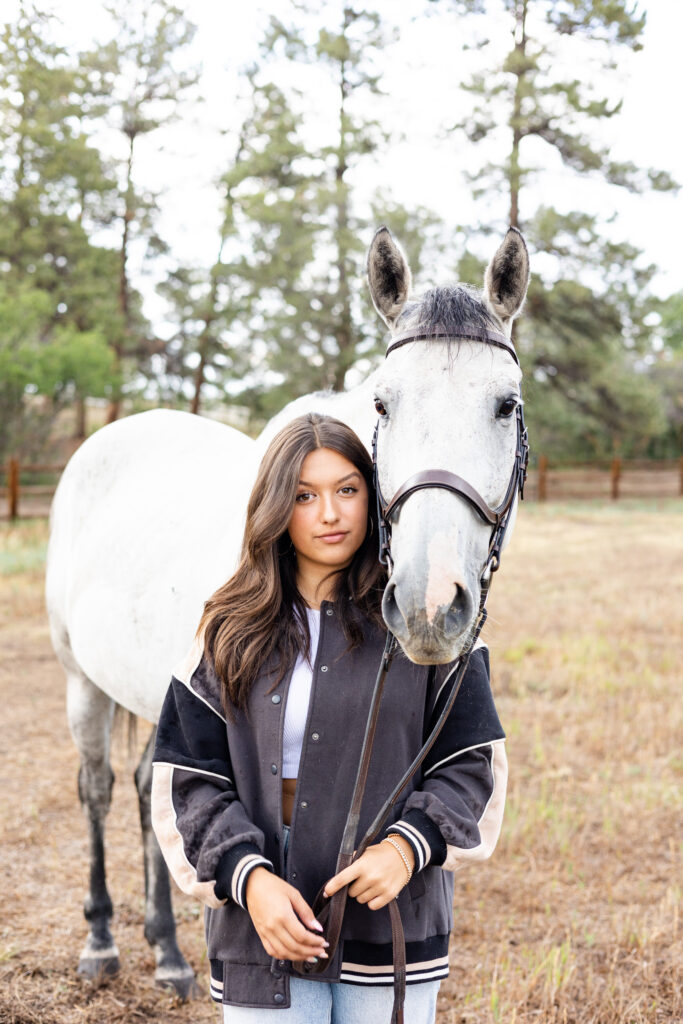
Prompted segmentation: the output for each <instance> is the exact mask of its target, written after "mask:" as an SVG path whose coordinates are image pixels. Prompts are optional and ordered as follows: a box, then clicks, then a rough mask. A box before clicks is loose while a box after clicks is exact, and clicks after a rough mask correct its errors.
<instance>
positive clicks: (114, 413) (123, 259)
mask: <svg viewBox="0 0 683 1024" xmlns="http://www.w3.org/2000/svg"><path fill="white" fill-rule="evenodd" d="M129 139H130V145H129V148H128V163H127V167H126V194H125V204H126V207H125V211H124V214H123V232H122V235H121V251H120V255H119V310H120V311H121V316H122V319H123V331H124V336H126V337H127V336H128V335H129V334H130V331H131V323H130V285H129V282H128V245H129V241H130V225H131V223H132V221H133V220H134V218H135V209H134V203H133V148H134V146H135V132H134V131H133V130H132V129H131V131H130V134H129ZM113 349H114V369H115V371H116V373H117V374H120V372H121V364H122V358H123V349H122V345H121V343H119V342H117V343H116V344H115V345H114V346H113ZM120 412H121V393H120V390H119V385H117V387H116V391H115V393H114V394H113V395H112V398H111V401H110V403H109V408H108V409H107V419H106V422H107V423H113V422H114V420H116V419H118V417H119V414H120Z"/></svg>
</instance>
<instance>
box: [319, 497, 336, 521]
mask: <svg viewBox="0 0 683 1024" xmlns="http://www.w3.org/2000/svg"><path fill="white" fill-rule="evenodd" d="M321 518H322V520H323V522H325V523H334V522H336V520H337V519H339V512H338V510H337V503H336V501H335V500H334V497H333V496H332V495H331V494H328V495H323V496H322V504H321Z"/></svg>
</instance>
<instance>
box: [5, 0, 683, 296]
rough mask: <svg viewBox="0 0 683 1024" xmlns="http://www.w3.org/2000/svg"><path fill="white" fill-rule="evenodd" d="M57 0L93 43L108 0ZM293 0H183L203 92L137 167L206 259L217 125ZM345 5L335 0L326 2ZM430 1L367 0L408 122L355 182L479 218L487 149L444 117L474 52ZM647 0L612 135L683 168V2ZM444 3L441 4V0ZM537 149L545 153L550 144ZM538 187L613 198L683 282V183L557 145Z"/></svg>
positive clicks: (597, 199) (181, 248) (228, 146)
mask: <svg viewBox="0 0 683 1024" xmlns="http://www.w3.org/2000/svg"><path fill="white" fill-rule="evenodd" d="M15 3H16V0H5V2H4V3H3V12H5V11H6V12H7V15H8V16H10V15H11V10H12V7H13V6H15ZM49 6H51V7H52V9H53V10H54V11H55V12H56V13H57V14H58V15H59V17H60V18H61V19H62V21H63V23H64V33H65V39H67V40H69V41H71V42H72V43H73V44H74V45H75V46H77V47H81V46H86V45H88V43H89V41H90V40H91V39H92V37H93V36H95V35H97V34H98V33H100V34H101V33H102V31H103V26H104V25H105V24H106V18H105V15H104V13H103V5H102V4H101V3H100V2H99V0H89V2H88V3H83V0H52V2H51V3H49ZM288 6H289V5H288V3H287V0H267V2H263V3H256V4H253V3H245V2H242V3H234V2H229V0H222V2H218V0H185V3H184V8H185V10H186V11H187V14H188V16H189V17H190V18H191V19H192V20H193V21H194V22H195V23H196V24H197V26H198V31H197V35H196V37H195V41H194V44H193V56H194V59H195V60H197V61H201V63H202V67H203V74H202V90H203V93H204V96H205V102H204V103H202V104H201V106H195V107H194V108H193V109H192V110H187V111H186V113H185V116H184V118H183V121H182V123H181V124H180V125H178V126H176V127H175V128H174V129H173V130H162V131H159V132H156V133H153V134H152V135H150V136H148V137H147V138H146V139H145V140H144V144H143V145H142V146H141V148H140V156H141V158H142V159H141V164H140V175H141V178H143V179H144V181H145V182H146V183H147V184H150V185H154V186H155V187H157V188H160V189H161V190H162V196H161V205H162V210H163V217H162V220H161V223H160V229H161V234H162V236H163V237H164V238H165V239H166V240H167V241H168V242H169V243H170V244H171V246H172V249H173V251H174V253H175V254H176V255H178V256H179V257H180V258H182V259H183V260H184V261H186V260H188V259H193V260H197V261H198V262H200V263H202V264H207V265H208V264H210V262H211V261H212V260H213V259H214V258H215V255H216V248H217V235H216V225H217V218H218V201H217V199H218V197H217V193H216V190H215V189H214V187H213V185H212V180H213V178H214V177H215V175H216V174H217V173H218V172H219V171H220V169H221V168H222V167H225V166H226V165H229V161H230V158H231V156H232V153H233V152H234V140H233V138H232V137H231V135H230V133H229V132H228V134H227V135H226V134H225V133H224V132H221V129H226V128H228V129H234V128H236V127H237V125H238V124H239V115H240V107H239V103H238V102H236V94H239V92H240V91H243V81H242V80H241V79H240V69H241V68H242V67H244V65H245V63H247V61H248V59H249V56H250V55H251V54H253V53H255V52H256V47H257V43H258V40H259V38H260V37H261V34H262V30H263V27H264V25H265V24H266V22H267V17H268V14H269V13H270V12H276V13H280V14H285V13H286V12H287V10H288ZM336 6H338V4H337V0H334V2H331V3H329V4H327V5H326V8H325V9H326V11H331V10H332V9H334V8H336ZM425 6H426V5H425V3H424V2H423V0H376V2H374V3H372V4H370V5H369V7H370V9H374V10H378V11H380V13H382V14H383V15H385V16H386V18H387V20H388V21H389V22H393V23H396V24H397V25H398V26H399V27H400V42H399V43H398V44H397V45H396V46H395V48H394V49H393V50H392V55H391V61H390V62H388V66H387V68H386V70H385V74H384V76H383V81H382V84H383V88H384V90H385V91H386V92H387V93H388V96H387V97H386V99H384V100H381V101H379V104H378V105H377V106H375V107H373V110H372V113H373V115H375V116H377V115H378V114H379V115H380V116H381V117H382V118H384V119H385V120H386V123H387V126H388V127H389V128H390V129H392V130H394V131H402V132H403V134H404V135H405V141H403V142H400V143H397V144H396V145H394V146H393V147H392V149H391V151H390V153H389V155H388V158H382V160H381V161H378V162H377V164H376V165H374V164H370V163H366V167H365V171H364V177H363V179H362V180H361V181H360V184H361V187H362V188H364V189H367V190H368V191H371V190H373V189H374V188H376V187H378V186H382V187H383V188H386V189H387V190H388V192H389V193H391V194H393V196H394V197H395V198H396V199H397V200H400V201H401V202H403V203H404V204H405V205H407V206H409V207H410V206H411V205H415V204H421V205H427V206H429V207H431V208H432V209H434V210H435V211H436V212H437V213H438V214H439V216H440V217H442V218H443V219H444V221H445V222H446V224H447V225H450V226H455V225H456V224H457V223H462V222H466V221H468V220H471V219H472V217H471V213H472V207H471V199H470V195H469V191H468V188H467V186H466V184H465V183H464V181H463V180H462V170H463V169H464V168H466V167H468V166H469V167H470V168H471V167H472V166H473V165H474V164H476V163H478V162H479V161H480V156H479V155H478V154H475V153H473V151H472V149H471V148H470V149H468V146H467V143H466V142H465V140H464V138H463V137H462V136H461V135H459V136H455V135H452V134H451V135H448V134H447V133H446V132H445V131H444V126H445V125H447V124H448V123H453V122H454V121H457V119H458V117H459V116H462V115H463V114H464V113H465V112H466V111H467V105H468V103H469V100H468V98H467V97H466V95H463V94H460V93H459V92H458V90H457V85H458V82H459V81H460V80H462V78H463V77H464V72H465V71H466V69H467V67H468V62H469V63H470V64H471V62H473V61H475V60H476V58H475V57H474V55H467V54H464V53H463V52H462V49H461V46H462V41H461V38H460V32H459V24H458V21H457V18H455V17H452V16H451V17H449V18H446V17H444V16H441V17H440V18H438V19H437V18H436V17H434V16H432V17H427V18H425V17H421V18H419V19H417V20H416V19H415V18H414V15H415V13H416V12H420V11H423V10H424V8H425ZM640 7H641V9H645V10H646V11H647V30H646V36H645V47H644V50H643V51H642V52H641V53H640V54H637V55H634V56H630V55H626V56H625V57H624V61H623V67H622V68H621V69H620V75H619V76H618V77H617V79H616V80H613V81H612V87H613V88H616V89H617V91H618V92H619V93H620V94H621V95H623V98H624V107H623V112H622V114H621V115H620V116H619V119H618V123H617V122H616V120H615V122H613V123H611V124H609V125H607V126H606V128H605V132H606V134H605V140H604V141H605V142H607V143H609V144H610V146H611V148H612V153H613V156H614V157H615V158H616V159H625V160H633V161H635V162H636V163H639V164H642V165H643V166H654V167H658V168H660V169H664V170H667V171H669V172H670V173H672V174H673V175H674V176H675V177H676V178H677V179H678V180H681V181H683V143H682V141H681V133H680V111H679V103H678V99H679V97H680V73H681V55H680V40H681V38H683V4H681V3H672V2H671V0H648V2H645V3H641V5H640ZM439 9H440V10H442V11H443V10H445V9H446V4H445V3H443V4H441V5H439ZM486 30H487V33H488V34H489V35H493V36H494V39H495V38H496V33H497V37H498V38H499V39H500V45H501V48H504V47H507V46H508V45H509V39H508V38H506V37H505V36H503V35H501V29H500V26H499V25H496V24H494V23H492V22H491V20H489V23H488V24H486ZM503 52H504V50H503ZM307 73H310V72H307ZM579 73H580V72H579ZM302 74H303V72H302ZM302 81H303V79H302ZM316 117H320V118H322V119H321V120H316ZM328 121H329V117H328V118H327V119H326V120H325V114H324V103H322V102H321V103H319V104H318V106H317V115H316V109H313V110H312V111H311V113H310V120H309V124H308V130H309V131H310V132H311V133H312V135H316V134H317V133H320V132H323V131H324V130H325V126H326V123H327V122H328ZM546 148H547V147H546ZM534 155H535V156H537V158H538V159H540V160H546V159H548V158H547V157H546V156H545V155H544V154H543V152H542V151H539V153H538V154H534ZM533 196H534V204H535V205H536V203H537V202H538V201H542V202H546V203H548V204H554V205H556V206H558V207H559V208H561V209H570V208H574V209H581V208H583V209H587V210H590V211H596V210H605V209H609V210H612V209H613V210H615V211H616V212H617V221H616V223H615V225H614V226H613V228H612V229H611V230H612V231H613V233H614V235H615V237H622V238H628V239H629V240H630V241H632V242H633V243H634V244H636V245H638V246H639V247H641V248H643V249H644V250H645V258H646V259H648V260H650V261H653V262H655V263H657V264H658V265H659V266H660V267H661V273H660V275H659V276H658V277H657V279H656V282H655V289H656V291H657V292H659V293H660V294H662V295H665V294H668V293H670V292H672V291H676V290H679V289H681V288H683V270H682V269H681V259H680V242H679V238H680V236H681V234H683V197H679V198H676V197H674V196H671V195H656V194H650V195H648V196H645V197H639V196H631V195H628V194H626V193H625V192H624V191H623V190H616V189H612V190H609V192H608V191H607V190H606V189H605V188H604V186H601V185H600V184H599V183H596V182H591V181H589V180H584V181H583V182H579V181H577V178H576V176H575V175H574V174H573V173H571V172H569V171H567V170H566V169H565V168H563V167H562V166H561V165H560V163H559V160H555V159H552V158H550V161H549V164H548V165H547V166H546V169H545V171H544V173H543V174H542V175H540V176H539V178H538V180H537V183H536V184H535V185H534V192H533ZM522 212H523V213H524V211H522ZM479 214H481V211H479ZM505 214H506V204H505V203H502V202H501V200H500V199H499V198H498V197H495V196H494V197H492V202H491V217H492V220H493V221H494V223H500V227H501V230H502V229H503V228H504V219H505Z"/></svg>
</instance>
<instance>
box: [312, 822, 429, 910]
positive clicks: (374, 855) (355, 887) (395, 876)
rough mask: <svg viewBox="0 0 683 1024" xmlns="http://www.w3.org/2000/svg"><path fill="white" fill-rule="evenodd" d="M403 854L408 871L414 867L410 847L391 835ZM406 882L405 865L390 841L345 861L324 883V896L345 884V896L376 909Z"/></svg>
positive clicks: (413, 857)
mask: <svg viewBox="0 0 683 1024" xmlns="http://www.w3.org/2000/svg"><path fill="white" fill-rule="evenodd" d="M392 838H394V840H395V841H396V842H397V843H398V844H399V845H400V847H401V849H402V850H403V852H404V853H405V855H406V858H407V860H408V863H409V864H410V869H411V871H412V870H413V869H414V867H415V856H414V854H413V849H412V847H411V845H410V843H409V842H407V840H405V839H403V838H402V837H401V836H393V837H392ZM408 881H409V879H408V874H407V872H406V866H405V864H404V863H403V861H402V859H401V857H400V855H399V853H398V851H397V850H396V849H395V848H394V847H393V846H392V845H391V843H385V842H382V843H378V844H376V845H375V846H368V848H367V850H366V851H365V853H364V854H362V856H360V857H359V858H358V860H355V861H354V862H353V864H349V866H348V868H344V870H343V871H340V872H339V874H338V875H335V876H334V878H331V879H330V880H329V882H328V883H327V884H326V886H325V895H326V896H334V894H335V892H337V890H338V889H341V888H343V887H344V886H345V885H349V896H353V897H354V899H357V900H358V902H359V903H367V905H368V906H369V908H370V910H379V909H380V908H381V907H385V906H386V905H387V903H391V901H392V900H393V899H394V897H395V896H398V894H399V893H400V891H401V889H402V888H403V887H404V885H406V884H407V882H408Z"/></svg>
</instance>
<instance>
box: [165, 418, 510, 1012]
mask: <svg viewBox="0 0 683 1024" xmlns="http://www.w3.org/2000/svg"><path fill="white" fill-rule="evenodd" d="M385 582H386V581H385V578H384V576H383V570H382V567H381V565H380V564H379V562H378V560H377V522H376V511H375V499H374V495H373V492H372V464H371V461H370V458H369V456H368V454H367V451H366V450H365V448H364V446H363V445H362V443H361V442H360V440H359V439H358V438H357V437H356V435H355V434H354V433H353V431H352V430H351V429H350V428H349V427H347V426H346V425H345V424H343V423H341V422H340V421H338V420H335V419H332V418H331V417H328V416H320V415H316V414H309V415H307V416H302V417H300V418H298V419H296V420H293V421H292V422H291V423H289V424H288V425H287V426H286V427H285V428H284V429H283V430H282V431H281V432H280V433H279V434H278V435H277V436H276V437H275V438H274V439H273V441H272V442H271V444H270V446H269V448H268V450H267V451H266V454H265V456H264V458H263V461H262V463H261V466H260V469H259V473H258V477H257V480H256V483H255V485H254V488H253V491H252V494H251V497H250V499H249V505H248V510H247V520H246V528H245V533H244V541H243V545H242V553H241V558H240V563H239V567H238V569H237V571H236V572H235V574H234V575H233V576H232V577H231V578H230V579H229V580H228V581H227V583H225V585H224V586H222V587H221V588H219V590H217V591H216V593H215V594H214V595H213V596H212V597H211V598H210V600H208V601H207V602H206V605H205V608H204V614H203V616H202V619H201V621H200V624H199V629H198V632H197V637H196V639H195V643H194V645H193V647H192V649H191V651H190V652H189V654H188V656H187V658H186V660H185V662H184V663H183V664H182V665H180V666H179V667H178V668H177V669H176V670H175V672H174V674H173V678H172V682H171V686H170V688H169V691H168V694H167V696H166V700H165V703H164V706H163V710H162V713H161V718H160V721H159V727H158V736H157V744H156V751H155V767H154V783H153V821H154V828H155V831H156V834H157V837H158V839H159V842H160V844H161V848H162V850H163V852H164V855H165V858H166V860H167V863H168V866H169V869H170V871H171V873H172V874H173V877H174V878H175V880H176V882H177V883H178V885H179V886H180V888H181V889H183V890H184V891H185V892H188V893H191V894H193V895H195V896H198V897H199V898H200V899H201V900H203V902H204V903H205V904H206V906H207V908H208V909H207V911H206V914H205V924H206V935H207V945H208V954H209V959H210V963H211V993H212V995H213V997H214V998H215V999H216V1000H217V1001H220V1002H222V1003H223V1012H224V1021H225V1022H227V1024H260V1022H264V1021H266V1020H268V1021H270V1020H271V1019H272V1021H273V1022H274V1024H278V1022H282V1024H285V1022H289V1024H330V1022H332V1024H361V1022H362V1024H367V1022H368V1021H373V1022H375V1021H376V1022H378V1024H382V1022H383V1021H386V1022H387V1024H388V1021H389V1019H390V1016H391V1008H392V1003H393V988H392V984H393V967H392V964H393V958H392V942H391V926H390V921H389V915H388V913H387V912H386V911H385V912H382V908H383V907H385V906H386V904H387V903H389V902H390V901H391V900H392V899H393V898H394V897H397V898H398V903H399V908H400V911H401V917H402V920H403V927H404V931H405V938H406V952H407V981H408V988H407V994H406V1004H405V1019H406V1021H410V1022H411V1024H430V1022H433V1021H434V1018H435V1009H436V996H437V991H438V987H439V984H440V979H441V978H443V977H444V976H445V975H446V974H447V973H448V939H449V933H450V930H451V926H452V922H453V917H452V904H453V875H452V871H453V870H454V869H455V868H457V867H459V866H460V865H461V864H463V863H465V862H467V861H476V860H481V859H484V858H485V857H487V856H489V855H490V853H491V852H492V849H493V846H494V845H495V842H496V840H497V837H498V833H499V830H500V823H501V818H502V810H503V803H504V799H505V782H506V762H505V754H504V745H503V739H504V734H503V731H502V729H501V726H500V722H499V721H498V716H497V714H496V711H495V707H494V704H493V698H492V696H491V690H490V686H489V672H488V657H487V652H486V648H485V647H484V646H483V645H482V646H480V647H479V648H477V649H475V651H474V652H473V654H472V656H471V659H470V663H469V667H468V670H467V673H466V675H465V678H464V680H463V684H462V687H461V690H460V693H459V695H458V698H457V700H456V703H455V706H454V709H453V712H452V713H451V715H450V716H449V719H448V721H447V724H446V726H445V727H444V729H443V731H442V733H441V735H440V737H439V739H438V741H437V743H436V744H435V746H434V747H433V748H432V750H431V751H430V754H429V755H428V758H427V759H426V761H425V763H424V765H423V767H422V770H421V772H420V773H418V775H417V776H416V777H415V778H414V779H413V780H412V782H411V784H410V785H409V786H408V787H407V789H406V791H404V793H403V794H402V796H401V798H400V800H399V802H398V803H397V804H396V805H395V806H394V808H393V810H392V815H391V816H390V818H389V821H390V822H391V823H390V824H389V825H388V826H387V827H386V829H385V830H384V832H383V834H382V835H381V836H380V837H379V839H378V841H377V842H376V843H375V844H374V845H372V846H370V847H369V848H368V849H367V850H366V852H365V853H364V854H363V855H362V856H361V857H359V858H358V859H357V860H356V861H355V862H354V863H353V864H352V865H351V866H350V867H348V868H346V870H344V871H342V872H340V873H339V874H338V875H336V876H335V874H334V872H335V865H336V858H337V853H338V850H339V845H340V842H341V835H342V831H343V828H344V823H345V820H346V815H347V812H348V808H349V805H350V801H351V793H352V789H353V784H354V780H355V774H356V769H357V766H358V761H359V756H360V749H361V745H362V738H363V733H364V728H365V722H366V719H367V714H368V708H369V704H370V699H371V694H372V690H373V686H374V682H375V677H376V674H377V669H378V666H379V662H380V659H381V656H382V652H383V649H384V642H385V638H386V628H385V627H384V624H383V622H382V617H381V608H380V604H381V597H382V590H383V586H384V584H385ZM450 667H451V666H448V665H444V666H423V665H415V664H413V663H412V662H410V661H409V660H408V659H407V658H406V657H405V656H404V655H403V654H402V653H401V652H400V651H399V652H398V653H397V655H396V656H395V658H394V662H393V664H392V667H391V671H390V674H389V677H388V680H387V684H386V687H385V691H384V696H383V698H382V704H381V712H380V718H379V723H378V729H377V735H376V739H375V746H374V750H373V757H372V762H371V766H370V771H369V775H368V781H367V785H366V790H365V797H364V802H363V808H362V812H361V820H360V827H359V832H358V835H359V836H361V835H363V833H364V832H365V830H366V829H367V827H368V826H369V824H370V822H371V820H372V818H373V817H374V814H375V813H376V812H377V809H378V808H379V806H380V805H381V803H382V802H383V800H384V799H385V798H386V796H387V794H388V793H389V792H390V791H391V789H392V788H393V786H394V785H395V783H396V782H397V781H398V779H399V778H400V776H401V775H402V774H403V772H404V770H405V769H406V768H407V766H408V764H410V762H411V761H412V760H413V758H414V756H415V754H416V753H417V751H418V750H419V748H420V747H421V745H422V742H423V735H424V734H425V733H426V732H427V729H428V725H429V722H430V721H431V720H432V719H433V717H434V714H435V712H437V713H438V710H439V701H440V699H441V697H442V695H441V692H440V691H441V684H442V683H443V681H444V679H445V676H446V674H447V673H448V671H449V669H450ZM323 884H324V885H325V890H326V892H327V894H328V895H332V894H333V893H334V892H335V891H337V889H339V888H341V887H342V886H344V885H347V884H348V885H349V895H350V897H352V898H351V899H349V901H348V903H347V909H346V912H345V916H344V923H343V927H342V934H341V939H340V942H339V945H338V948H337V951H336V953H335V955H334V956H333V957H331V958H329V959H330V963H329V965H328V966H327V968H326V970H325V971H324V972H322V973H319V974H316V975H313V976H307V977H305V978H304V977H301V976H300V975H298V974H297V973H296V972H295V971H294V970H293V968H292V962H293V961H300V960H308V961H310V962H313V961H315V960H316V958H317V959H318V961H319V960H320V959H321V958H322V959H327V958H328V954H327V943H326V941H325V939H324V935H323V929H322V927H321V925H320V924H319V922H318V921H316V919H315V917H314V915H313V911H312V910H311V904H312V902H313V901H314V898H315V895H316V893H317V892H318V890H319V889H320V887H321V886H322V885H323Z"/></svg>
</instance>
